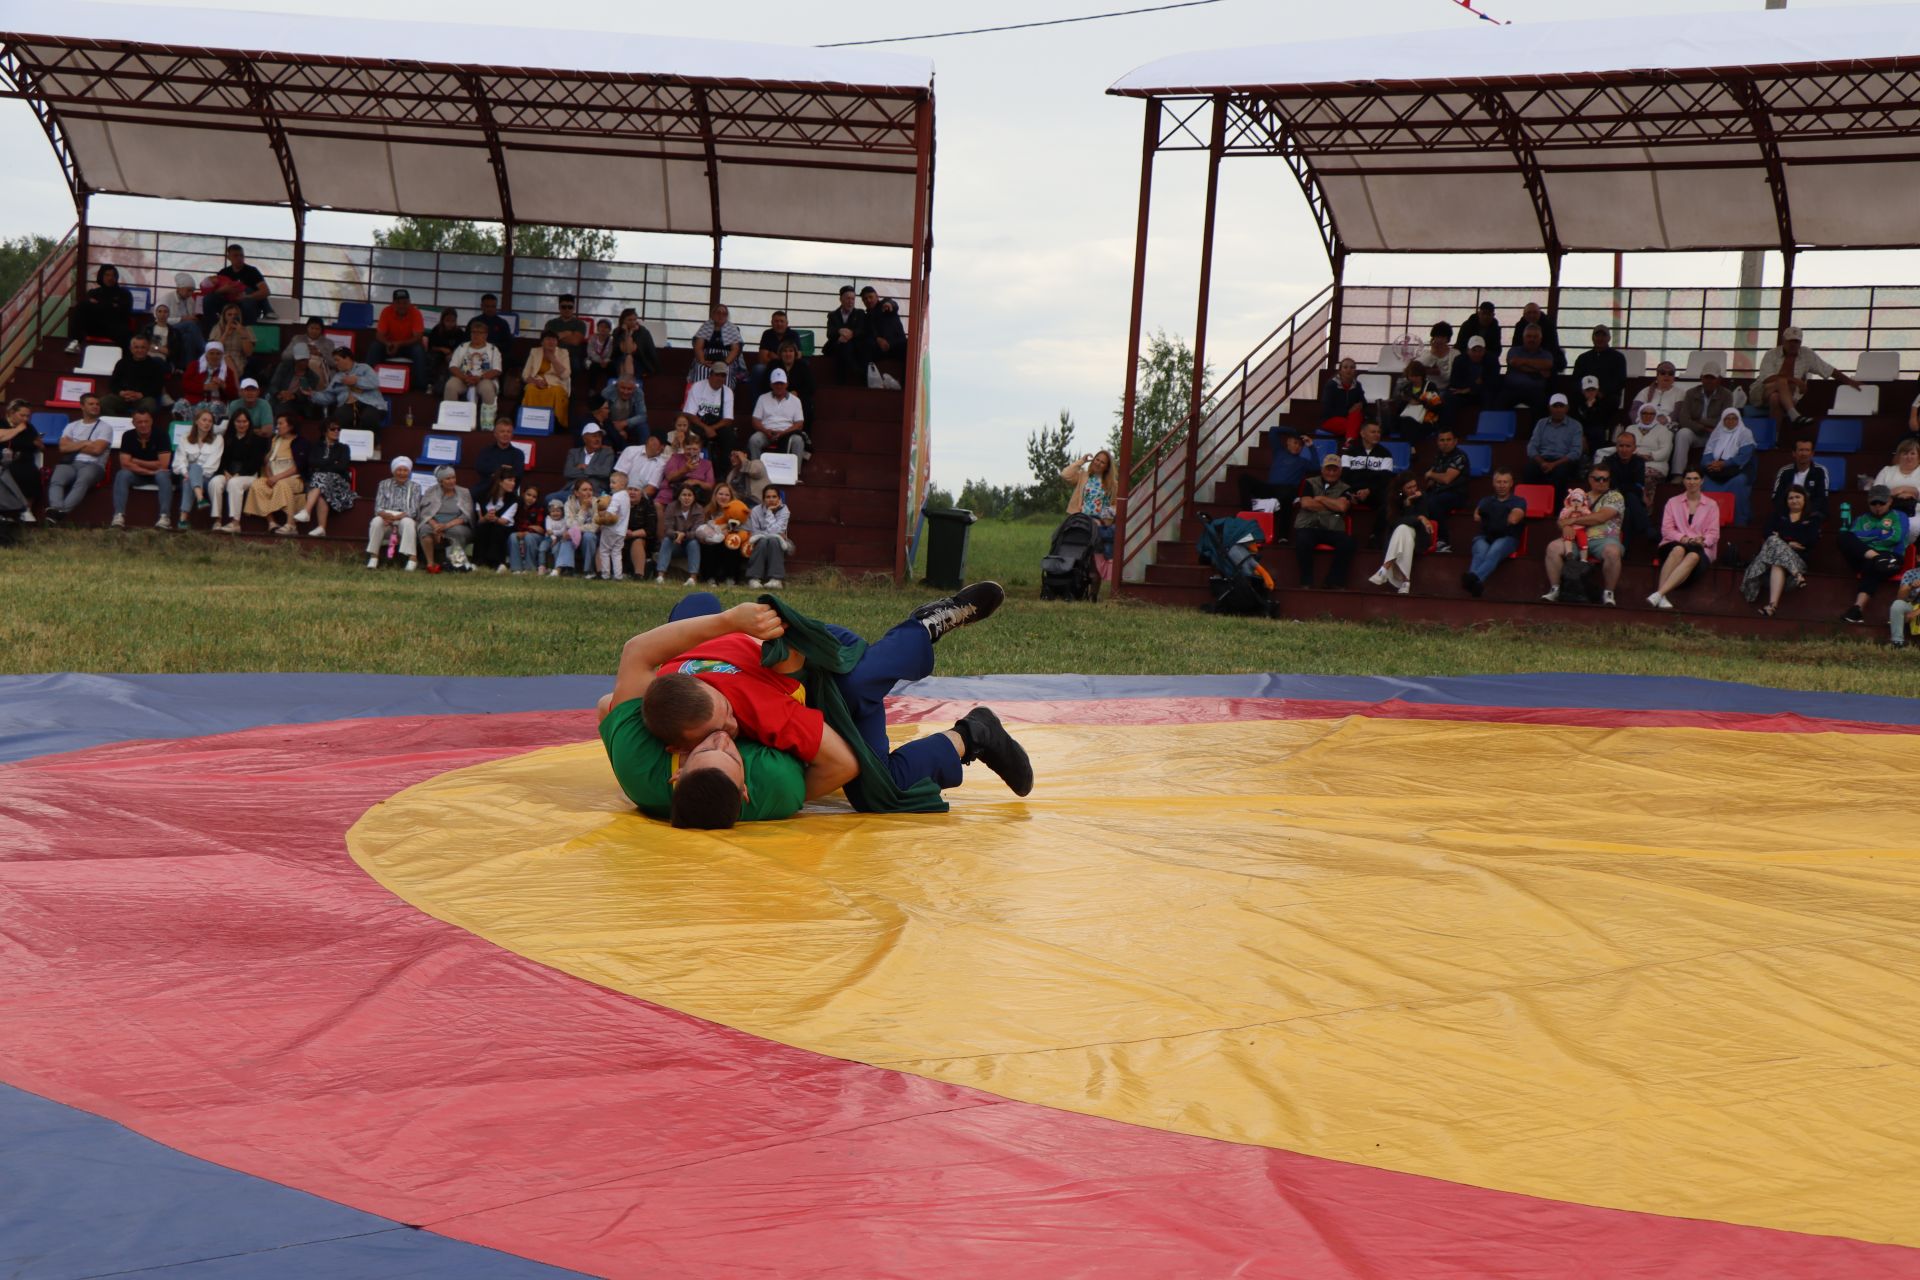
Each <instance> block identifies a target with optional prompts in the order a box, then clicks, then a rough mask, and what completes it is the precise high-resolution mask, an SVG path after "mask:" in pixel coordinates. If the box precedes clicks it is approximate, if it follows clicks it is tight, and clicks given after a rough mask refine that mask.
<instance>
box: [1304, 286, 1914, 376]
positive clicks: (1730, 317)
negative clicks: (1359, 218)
mask: <svg viewBox="0 0 1920 1280" xmlns="http://www.w3.org/2000/svg"><path fill="white" fill-rule="evenodd" d="M1546 296H1547V295H1546V290H1545V289H1524V288H1521V289H1472V288H1457V289H1456V288H1446V287H1438V286H1419V287H1414V288H1403V287H1399V286H1356V287H1352V288H1348V289H1347V290H1346V291H1345V292H1344V294H1343V295H1342V302H1341V321H1340V342H1339V344H1338V345H1339V352H1340V354H1341V355H1343V356H1352V357H1353V358H1354V359H1356V360H1358V361H1359V362H1360V365H1361V367H1362V368H1372V367H1373V366H1374V364H1375V362H1376V361H1377V359H1378V358H1379V356H1380V353H1381V350H1382V348H1384V347H1389V346H1395V347H1397V346H1400V345H1401V344H1402V343H1403V342H1410V343H1411V344H1412V345H1413V346H1414V347H1419V346H1424V345H1425V344H1426V341H1427V331H1428V330H1429V329H1431V328H1432V327H1433V324H1434V322H1435V321H1438V320H1445V321H1447V322H1449V323H1450V324H1452V325H1454V326H1455V327H1456V328H1457V327H1458V326H1459V324H1460V322H1461V321H1462V320H1464V319H1465V318H1466V317H1467V316H1468V315H1469V314H1471V313H1472V312H1473V310H1474V308H1475V307H1477V306H1478V305H1479V304H1480V303H1481V302H1482V301H1490V302H1492V303H1493V304H1494V305H1495V307H1496V308H1498V311H1499V319H1500V322H1501V324H1502V325H1503V326H1505V328H1506V330H1507V332H1508V334H1509V335H1510V334H1511V332H1512V327H1513V322H1514V321H1515V320H1516V319H1518V317H1519V315H1520V310H1521V308H1522V307H1523V306H1525V305H1526V304H1527V303H1528V302H1539V303H1541V304H1542V305H1543V306H1544V305H1545V302H1546ZM1779 316H1780V290H1779V289H1778V288H1772V287H1770V288H1763V289H1752V290H1743V289H1649V288H1634V289H1610V288H1598V289H1562V290H1561V291H1560V314H1559V315H1557V316H1555V317H1554V321H1555V323H1556V325H1557V327H1558V328H1559V331H1560V343H1561V345H1562V346H1563V347H1564V348H1565V349H1566V351H1567V355H1568V358H1569V359H1571V358H1572V357H1573V355H1574V354H1575V353H1576V352H1579V351H1582V350H1585V349H1586V346H1587V342H1588V338H1587V335H1588V333H1589V332H1590V331H1591V330H1592V328H1593V326H1594V325H1596V324H1605V325H1607V326H1609V327H1610V328H1611V329H1612V330H1613V345H1614V346H1616V347H1620V348H1624V349H1628V350H1632V351H1638V352H1641V353H1643V354H1645V355H1646V357H1647V361H1648V367H1649V368H1651V367H1652V366H1653V365H1654V364H1657V363H1658V362H1660V361H1661V360H1671V361H1673V362H1674V363H1675V364H1676V365H1684V363H1685V362H1686V358H1687V356H1688V355H1689V354H1690V353H1692V352H1695V351H1722V352H1725V353H1726V354H1727V371H1728V372H1729V373H1733V374H1740V373H1750V372H1751V371H1752V370H1753V369H1755V368H1756V367H1758V365H1759V363H1760V359H1761V357H1762V356H1764V355H1766V353H1767V352H1768V351H1770V350H1772V349H1773V346H1774V344H1775V342H1776V340H1777V338H1778V336H1779ZM1791 322H1792V323H1793V324H1794V325H1796V326H1798V327H1799V328H1800V330H1801V331H1802V332H1803V333H1804V334H1805V335H1806V344H1807V346H1808V348H1810V349H1811V350H1814V351H1817V352H1818V353H1820V355H1822V356H1824V357H1825V358H1826V359H1827V360H1829V361H1831V362H1832V364H1833V366H1834V367H1835V368H1837V369H1853V368H1856V367H1857V366H1858V364H1859V359H1860V356H1861V354H1862V353H1863V352H1867V351H1896V352H1899V353H1900V355H1901V365H1902V367H1903V368H1907V369H1916V368H1920V287H1916V286H1912V285H1862V286H1858V287H1848V286H1838V287H1836V286H1812V287H1808V288H1796V289H1795V290H1794V291H1793V312H1792V321H1791ZM1509 340H1510V338H1509ZM1629 372H1631V373H1633V374H1636V375H1638V374H1641V373H1644V372H1646V370H1644V369H1634V370H1630V371H1629Z"/></svg>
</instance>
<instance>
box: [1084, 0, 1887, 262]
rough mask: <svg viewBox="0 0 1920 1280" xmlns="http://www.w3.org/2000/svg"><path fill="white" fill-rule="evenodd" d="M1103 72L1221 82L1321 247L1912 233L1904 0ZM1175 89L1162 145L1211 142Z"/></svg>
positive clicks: (1440, 247) (1701, 241)
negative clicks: (1317, 212)
mask: <svg viewBox="0 0 1920 1280" xmlns="http://www.w3.org/2000/svg"><path fill="white" fill-rule="evenodd" d="M1110 91H1111V92H1113V93H1115V94H1121V95H1126V96H1137V97H1158V98H1169V99H1182V98H1191V97H1195V96H1200V95H1206V96H1212V95H1223V96H1224V97H1225V98H1226V99H1227V101H1228V113H1229V114H1228V122H1227V127H1226V146H1225V148H1224V150H1225V154H1229V155H1254V154H1260V155H1276V154H1278V155H1285V156H1287V157H1288V158H1289V159H1290V160H1292V161H1293V162H1294V164H1295V168H1296V172H1297V173H1298V174H1299V175H1300V178H1301V181H1302V184H1303V185H1304V186H1305V187H1306V188H1307V189H1308V194H1309V197H1310V199H1313V200H1315V201H1316V202H1324V207H1325V211H1324V215H1323V221H1324V224H1325V229H1326V231H1327V233H1328V237H1329V248H1330V249H1345V250H1349V251H1355V252H1402V251H1406V252H1453V251H1523V250H1541V249H1545V250H1547V251H1548V252H1550V253H1557V252H1560V251H1563V250H1602V251H1605V250H1638V249H1736V248H1784V247H1791V246H1796V245H1797V246H1812V247H1820V248H1840V247H1853V248H1909V247H1914V246H1916V245H1920V220H1916V219H1915V218H1914V217H1913V216H1912V212H1911V211H1912V210H1913V209H1914V208H1916V207H1920V20H1916V18H1915V10H1914V9H1913V8H1912V7H1911V6H1903V5H1888V6H1883V7H1877V8H1848V9H1827V8H1823V9H1811V10H1775V11H1767V10H1755V11H1748V12H1738V13H1712V14H1691V15H1679V16H1673V17H1664V18H1662V19H1661V20H1659V21H1658V22H1657V23H1652V24H1648V23H1644V22H1632V21H1625V20H1621V19H1617V18H1612V19H1605V20H1599V21H1583V22H1566V23H1536V24H1531V25H1515V26H1505V27H1495V26H1492V25H1489V24H1486V23H1472V24H1467V25H1465V26H1462V27H1459V28H1457V29H1454V30H1448V31H1438V32H1414V33H1407V34H1402V35H1395V36H1387V37H1378V36H1368V37H1364V38H1360V39H1347V40H1330V41H1319V42H1313V43H1303V44H1293V45H1272V46H1265V47H1255V48H1241V49H1223V50H1218V51H1214V52H1209V53H1191V54H1180V55H1176V56H1173V57H1168V58H1163V59H1160V60H1158V61H1155V62H1151V63H1148V64H1147V65H1145V66H1143V67H1140V68H1138V69H1136V70H1134V71H1132V72H1130V73H1129V74H1127V75H1126V76H1124V77H1122V78H1121V79H1120V80H1119V81H1118V82H1116V83H1115V84H1114V85H1113V87H1112V89H1111V90H1110ZM1176 105H1177V104H1169V106H1168V108H1167V110H1168V112H1169V114H1170V116H1171V117H1172V118H1173V120H1174V121H1175V122H1176V128H1175V129H1174V130H1172V131H1171V133H1170V134H1169V135H1168V136H1163V138H1162V142H1161V145H1162V148H1163V149H1203V148H1204V146H1205V141H1204V139H1202V138H1201V137H1199V136H1198V135H1199V132H1200V131H1198V130H1193V129H1181V128H1178V127H1177V125H1178V124H1179V123H1181V122H1183V121H1184V119H1185V118H1186V117H1188V116H1191V114H1192V113H1191V111H1188V112H1185V113H1182V112H1180V111H1178V110H1176ZM1182 135H1184V137H1183V136H1182Z"/></svg>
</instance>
